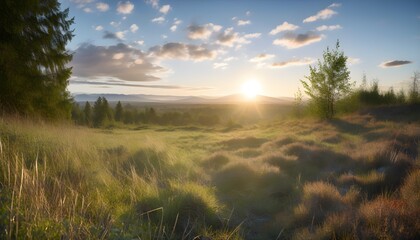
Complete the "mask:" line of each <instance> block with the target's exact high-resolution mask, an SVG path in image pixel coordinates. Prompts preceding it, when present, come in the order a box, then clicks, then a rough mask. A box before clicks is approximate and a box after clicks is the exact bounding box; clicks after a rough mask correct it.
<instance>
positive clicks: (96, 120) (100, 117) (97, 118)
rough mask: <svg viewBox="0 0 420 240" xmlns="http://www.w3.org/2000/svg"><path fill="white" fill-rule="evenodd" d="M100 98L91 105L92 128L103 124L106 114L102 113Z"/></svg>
mask: <svg viewBox="0 0 420 240" xmlns="http://www.w3.org/2000/svg"><path fill="white" fill-rule="evenodd" d="M102 106H103V100H102V97H98V99H97V100H96V102H95V103H94V105H93V126H94V127H100V126H102V125H103V124H104V121H105V117H106V113H105V112H104V111H103V107H102Z"/></svg>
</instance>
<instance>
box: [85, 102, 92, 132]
mask: <svg viewBox="0 0 420 240" xmlns="http://www.w3.org/2000/svg"><path fill="white" fill-rule="evenodd" d="M83 112H84V115H85V124H86V126H92V107H91V106H90V103H89V102H86V104H85V107H84V108H83Z"/></svg>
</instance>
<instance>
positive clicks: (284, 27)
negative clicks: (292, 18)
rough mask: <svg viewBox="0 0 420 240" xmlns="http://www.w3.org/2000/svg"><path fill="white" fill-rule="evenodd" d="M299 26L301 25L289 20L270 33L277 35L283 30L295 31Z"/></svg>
mask: <svg viewBox="0 0 420 240" xmlns="http://www.w3.org/2000/svg"><path fill="white" fill-rule="evenodd" d="M298 28H299V26H296V25H294V24H291V23H288V22H283V23H282V24H281V25H278V26H277V27H276V28H274V29H273V30H271V31H270V35H276V34H277V33H279V32H283V31H293V30H296V29H298Z"/></svg>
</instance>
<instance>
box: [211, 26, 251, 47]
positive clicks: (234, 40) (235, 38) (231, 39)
mask: <svg viewBox="0 0 420 240" xmlns="http://www.w3.org/2000/svg"><path fill="white" fill-rule="evenodd" d="M217 43H218V44H220V45H223V46H227V47H233V46H235V45H236V46H235V47H236V49H239V48H241V47H242V45H243V44H249V43H251V41H250V40H248V39H246V38H245V37H243V36H241V35H240V34H239V33H237V32H234V31H233V28H228V29H226V30H225V31H224V32H221V33H220V34H219V35H218V36H217Z"/></svg>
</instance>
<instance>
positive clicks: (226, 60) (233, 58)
mask: <svg viewBox="0 0 420 240" xmlns="http://www.w3.org/2000/svg"><path fill="white" fill-rule="evenodd" d="M236 59H238V58H236V57H227V58H225V59H223V62H230V61H233V60H236Z"/></svg>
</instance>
